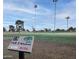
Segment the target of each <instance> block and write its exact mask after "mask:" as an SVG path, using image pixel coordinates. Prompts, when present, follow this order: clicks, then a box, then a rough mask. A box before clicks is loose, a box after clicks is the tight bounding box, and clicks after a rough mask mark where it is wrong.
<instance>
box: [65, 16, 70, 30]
mask: <svg viewBox="0 0 79 59" xmlns="http://www.w3.org/2000/svg"><path fill="white" fill-rule="evenodd" d="M69 19H70V17H69V16H67V17H66V20H67V29H68V27H69Z"/></svg>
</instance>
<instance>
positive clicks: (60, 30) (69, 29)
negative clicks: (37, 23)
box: [3, 25, 76, 32]
mask: <svg viewBox="0 0 79 59" xmlns="http://www.w3.org/2000/svg"><path fill="white" fill-rule="evenodd" d="M9 27H10V29H9V30H6V28H5V27H3V32H6V31H9V32H19V31H16V29H15V28H14V26H12V25H10V26H9ZM23 31H26V32H54V31H53V30H51V29H48V28H44V29H42V30H36V29H35V28H32V31H30V30H29V29H26V30H25V29H24V30H23ZM55 32H76V28H73V27H69V28H68V29H67V30H65V29H56V30H55Z"/></svg>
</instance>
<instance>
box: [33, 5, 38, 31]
mask: <svg viewBox="0 0 79 59" xmlns="http://www.w3.org/2000/svg"><path fill="white" fill-rule="evenodd" d="M34 8H35V18H36V8H37V5H34ZM34 23H35V19H34ZM32 28H33V31H35V28H34V26H33V27H32Z"/></svg>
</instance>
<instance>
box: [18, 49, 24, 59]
mask: <svg viewBox="0 0 79 59" xmlns="http://www.w3.org/2000/svg"><path fill="white" fill-rule="evenodd" d="M19 59H25V58H24V52H22V51H19Z"/></svg>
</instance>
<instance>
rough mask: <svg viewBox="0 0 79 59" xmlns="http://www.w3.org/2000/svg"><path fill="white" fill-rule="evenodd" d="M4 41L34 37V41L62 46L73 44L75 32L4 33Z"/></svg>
mask: <svg viewBox="0 0 79 59" xmlns="http://www.w3.org/2000/svg"><path fill="white" fill-rule="evenodd" d="M3 36H4V39H12V37H13V36H34V39H35V40H45V41H48V42H52V43H61V44H62V43H63V44H75V43H76V34H75V32H56V33H54V32H51V33H48V32H47V33H46V32H45V33H41V32H38V33H33V32H30V33H28V32H21V33H18V32H14V33H12V32H5V33H4V34H3Z"/></svg>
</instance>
